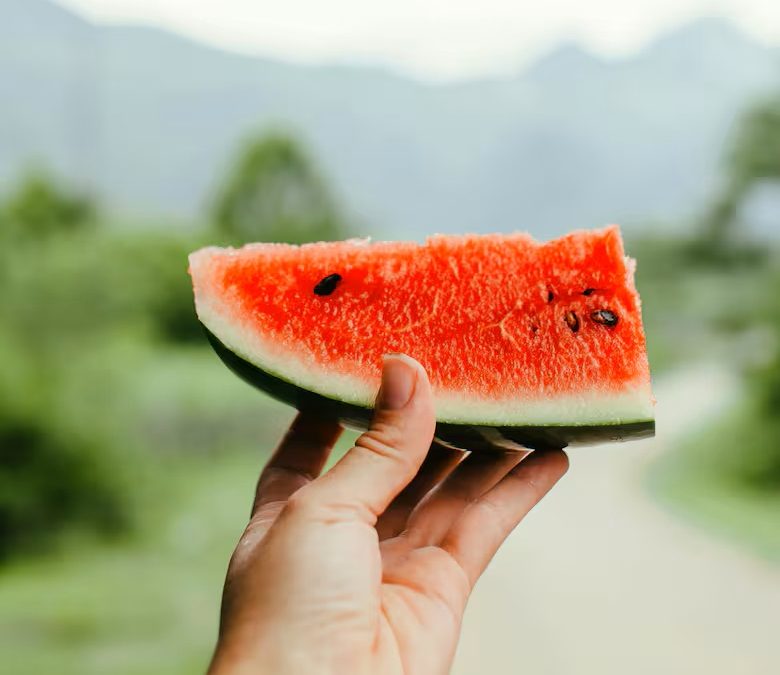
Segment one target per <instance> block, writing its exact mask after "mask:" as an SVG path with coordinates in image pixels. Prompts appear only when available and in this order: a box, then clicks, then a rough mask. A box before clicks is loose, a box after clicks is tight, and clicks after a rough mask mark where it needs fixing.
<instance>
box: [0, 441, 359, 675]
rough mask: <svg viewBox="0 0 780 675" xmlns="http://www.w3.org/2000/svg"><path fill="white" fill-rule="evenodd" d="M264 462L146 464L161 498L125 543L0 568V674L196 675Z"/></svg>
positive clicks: (242, 457) (82, 544) (261, 455)
mask: <svg viewBox="0 0 780 675" xmlns="http://www.w3.org/2000/svg"><path fill="white" fill-rule="evenodd" d="M348 444H349V438H348V437H345V439H344V440H343V441H342V443H341V444H340V446H341V447H340V448H338V449H337V452H341V451H343V450H344V448H345V447H346V446H347V445H348ZM266 455H267V452H266V451H265V450H263V451H259V452H257V453H256V454H253V453H249V452H246V451H244V452H232V453H230V454H228V455H223V456H220V457H216V456H212V457H194V458H189V459H187V460H184V459H182V458H181V457H179V458H175V459H171V458H168V459H166V460H164V461H162V462H161V463H160V464H159V466H158V467H157V468H158V471H159V472H160V473H161V474H163V475H165V476H166V496H165V499H164V500H155V501H154V502H152V504H153V505H154V506H153V508H148V510H147V512H146V513H144V514H143V515H142V520H141V526H140V529H139V531H138V533H137V534H136V535H135V536H133V537H131V538H128V539H126V540H124V541H121V542H117V543H116V544H114V545H112V546H105V545H102V546H101V545H98V544H96V543H94V542H90V541H89V540H84V541H79V540H78V539H77V538H76V537H74V538H72V539H70V540H69V541H68V544H67V546H66V547H65V548H64V549H63V550H62V551H61V552H60V553H59V554H58V555H56V556H53V557H50V558H47V559H43V560H40V561H37V562H34V563H33V562H30V561H20V562H17V563H16V564H14V565H12V566H10V567H5V568H3V569H2V571H1V572H0V653H1V654H3V668H2V670H3V672H8V673H14V675H38V674H39V673H45V672H50V673H58V675H93V674H94V675H98V674H100V675H102V674H104V673H108V672H110V673H112V675H141V674H149V673H166V675H178V674H180V673H181V674H182V675H184V673H187V674H191V673H197V672H203V671H204V670H205V667H206V664H207V663H208V659H209V656H210V652H211V649H212V646H213V643H214V639H215V636H216V631H217V619H218V611H219V601H220V594H221V588H222V582H223V578H224V573H225V568H226V565H227V561H228V559H229V556H230V553H231V552H232V550H233V546H234V545H235V542H236V540H237V538H238V536H239V534H240V532H241V530H242V528H243V525H244V523H245V522H246V518H247V515H248V509H249V506H250V504H251V499H252V495H253V490H254V484H255V481H256V479H257V475H258V472H259V468H260V466H261V465H262V463H263V462H264V460H265V457H266ZM158 502H159V503H158Z"/></svg>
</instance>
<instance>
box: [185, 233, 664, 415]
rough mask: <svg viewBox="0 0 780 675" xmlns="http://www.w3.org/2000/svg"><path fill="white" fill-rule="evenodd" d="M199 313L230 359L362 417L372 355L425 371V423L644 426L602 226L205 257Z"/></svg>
mask: <svg viewBox="0 0 780 675" xmlns="http://www.w3.org/2000/svg"><path fill="white" fill-rule="evenodd" d="M190 273H191V275H192V278H193V284H194V289H195V301H196V308H197V312H198V317H199V319H200V320H201V322H202V323H203V324H204V325H205V326H206V328H207V329H208V330H209V331H210V332H211V333H212V334H213V335H214V336H216V338H217V339H218V340H219V341H220V342H221V343H222V344H223V345H224V346H225V347H227V349H229V350H230V351H231V352H233V353H234V354H236V355H238V356H239V357H240V358H241V359H244V360H245V361H247V362H248V363H250V364H252V365H253V366H255V367H257V368H258V369H260V370H262V371H264V372H266V373H270V374H271V375H273V376H274V377H277V378H279V379H281V380H283V381H285V382H288V383H292V384H293V385H295V386H296V387H299V388H301V389H303V390H306V391H309V392H314V393H316V394H319V395H321V396H323V397H325V398H327V399H333V400H336V401H342V402H346V403H350V404H353V405H357V406H363V407H370V406H371V405H372V402H373V398H374V396H375V394H376V391H377V388H378V386H379V378H380V368H381V362H382V355H383V354H387V353H394V352H397V353H404V354H409V355H410V356H413V357H414V358H416V359H417V360H418V361H420V363H421V364H422V365H423V366H424V367H425V368H426V370H427V371H428V374H429V377H430V379H431V383H432V385H433V388H434V392H435V396H436V405H437V418H438V419H439V420H440V421H443V422H452V423H456V424H478V425H509V426H513V425H514V426H519V425H603V424H606V425H609V424H613V425H620V424H626V423H632V422H637V421H646V420H652V418H653V397H652V393H651V388H650V372H649V367H648V361H647V356H646V349H645V336H644V332H643V328H642V319H641V312H640V301H639V296H638V294H637V292H636V289H635V287H634V281H633V273H634V263H633V261H632V260H630V259H628V258H626V256H625V254H624V251H623V244H622V241H621V237H620V232H619V229H618V228H617V227H610V228H607V229H603V230H595V231H579V232H574V233H572V234H570V235H568V236H565V237H563V238H561V239H557V240H554V241H551V242H548V243H537V242H536V241H535V240H533V239H532V238H531V237H530V236H528V235H526V234H512V235H489V236H476V235H469V236H435V237H432V238H429V239H428V240H427V241H426V242H425V243H424V244H417V243H411V242H378V243H369V242H367V241H362V240H351V241H345V242H332V243H317V244H307V245H304V246H290V245H282V244H250V245H247V246H244V247H243V248H241V249H220V248H214V247H210V248H205V249H202V250H200V251H197V252H195V253H193V254H192V255H191V257H190Z"/></svg>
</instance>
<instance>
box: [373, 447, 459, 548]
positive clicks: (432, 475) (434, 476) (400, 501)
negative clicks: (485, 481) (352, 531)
mask: <svg viewBox="0 0 780 675" xmlns="http://www.w3.org/2000/svg"><path fill="white" fill-rule="evenodd" d="M465 456H466V453H465V452H463V451H462V450H455V449H454V448H448V447H447V446H445V445H442V444H440V443H438V442H437V441H436V440H434V441H433V443H432V444H431V447H430V450H428V455H427V456H426V457H425V461H424V462H423V463H422V466H421V467H420V470H419V471H418V472H417V475H416V476H415V477H414V478H413V479H412V482H411V483H409V485H407V486H406V487H405V488H404V489H403V490H401V492H400V493H399V495H398V496H397V497H396V498H395V499H394V500H393V501H392V503H391V504H390V506H388V507H387V509H386V510H385V512H384V513H383V514H382V515H381V516H380V517H379V520H378V521H377V523H376V529H377V532H378V533H379V540H380V541H383V540H384V539H389V538H390V537H395V536H396V535H398V534H400V532H401V531H403V529H404V528H405V527H406V521H407V520H408V519H409V514H410V513H411V512H412V511H413V510H414V508H415V507H416V506H417V504H418V502H419V501H420V500H421V499H422V498H423V497H424V496H425V495H426V494H428V492H429V491H430V490H431V489H432V488H433V487H434V486H436V485H437V484H438V483H439V482H440V481H441V480H443V479H444V477H445V476H447V475H448V474H449V473H450V472H451V471H452V470H453V469H454V468H455V467H456V466H457V465H458V464H459V463H460V461H461V460H462V459H463V458H464V457H465Z"/></svg>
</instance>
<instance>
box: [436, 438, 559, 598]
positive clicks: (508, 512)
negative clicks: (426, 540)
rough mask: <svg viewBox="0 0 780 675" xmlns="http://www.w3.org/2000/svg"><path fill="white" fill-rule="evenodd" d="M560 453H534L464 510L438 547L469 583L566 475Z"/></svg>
mask: <svg viewBox="0 0 780 675" xmlns="http://www.w3.org/2000/svg"><path fill="white" fill-rule="evenodd" d="M568 467H569V460H568V457H567V456H566V453H564V452H563V451H562V450H550V451H536V452H534V453H532V454H531V456H530V457H528V459H526V460H524V461H522V462H521V463H520V464H519V465H518V466H517V467H515V468H514V469H513V470H512V471H510V472H509V473H508V474H507V475H506V476H505V477H504V478H503V479H502V480H501V481H500V482H499V483H498V484H497V485H496V486H495V487H494V488H492V489H491V490H489V491H488V492H486V493H485V494H484V495H482V497H480V498H479V499H478V500H476V501H475V502H473V503H472V504H470V505H469V506H468V508H466V510H465V511H464V512H463V514H462V515H461V517H460V518H459V519H458V520H457V521H456V522H455V524H454V525H453V526H452V528H451V529H450V531H449V532H448V533H447V535H446V536H445V537H444V539H443V541H442V542H441V544H440V546H441V548H443V549H444V550H445V551H447V552H448V553H449V554H450V555H451V556H452V557H453V558H454V559H455V560H456V562H457V563H458V564H459V565H460V566H461V567H462V568H463V570H464V571H465V572H466V574H467V576H468V577H469V580H470V581H471V583H472V584H474V583H475V582H476V580H477V579H478V578H479V576H480V574H482V572H483V571H484V570H485V568H486V567H487V565H488V563H489V562H490V560H491V559H492V558H493V556H494V555H495V553H496V551H497V550H498V548H499V546H501V544H502V543H503V542H504V540H505V539H506V538H507V536H508V535H509V533H510V532H511V531H512V530H513V529H514V528H515V527H516V526H517V524H518V523H519V522H520V521H521V520H522V519H523V518H524V517H525V515H526V514H527V513H528V512H529V511H530V510H531V509H532V508H533V507H534V506H535V505H536V504H537V503H538V502H539V500H540V499H541V498H542V497H543V496H544V495H545V494H547V492H548V491H549V490H550V488H552V486H553V485H555V483H556V482H557V481H558V480H559V479H560V478H561V477H562V476H563V475H564V474H565V473H566V470H567V469H568Z"/></svg>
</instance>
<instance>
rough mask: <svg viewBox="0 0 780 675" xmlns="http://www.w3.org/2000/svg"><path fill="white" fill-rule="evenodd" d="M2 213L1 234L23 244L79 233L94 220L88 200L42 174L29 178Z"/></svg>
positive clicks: (10, 199) (93, 213) (94, 212)
mask: <svg viewBox="0 0 780 675" xmlns="http://www.w3.org/2000/svg"><path fill="white" fill-rule="evenodd" d="M3 211H4V213H3V218H2V227H3V230H4V231H5V232H4V233H5V234H7V235H10V236H11V237H13V238H19V239H25V240H40V239H41V238H44V237H48V236H50V235H52V234H56V233H60V232H75V231H77V230H82V229H84V228H85V227H86V226H88V225H90V224H92V223H94V220H95V216H96V209H95V205H94V203H93V202H92V201H91V200H90V199H88V198H87V197H84V196H81V195H73V194H71V193H69V192H68V191H67V190H65V189H64V188H63V187H61V186H60V185H58V184H57V183H56V182H55V181H54V180H53V179H51V178H50V177H49V176H47V175H46V174H45V173H42V172H32V173H30V174H28V175H27V176H26V178H25V179H24V180H23V181H22V182H21V183H20V185H19V186H18V187H17V189H16V191H15V192H14V193H13V194H11V195H10V197H9V198H8V200H7V201H6V203H5V205H4V208H3Z"/></svg>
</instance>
